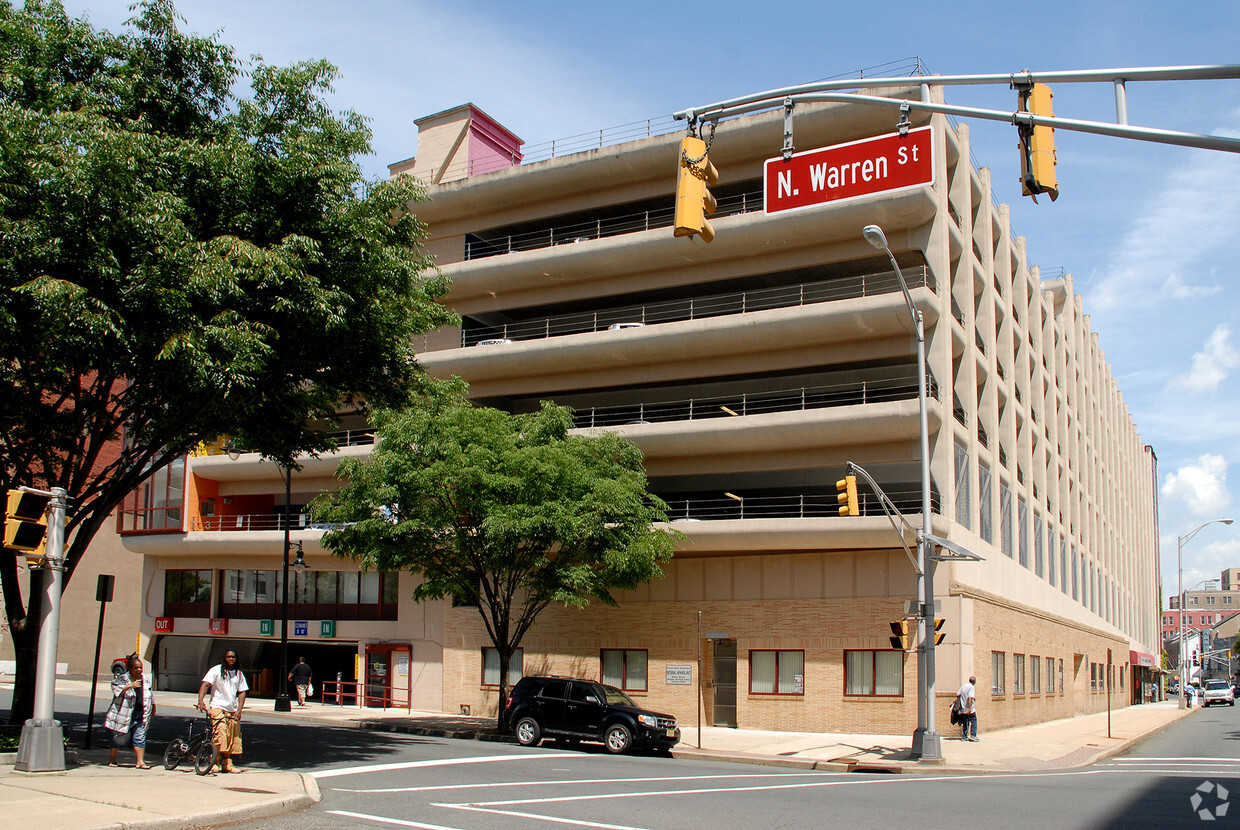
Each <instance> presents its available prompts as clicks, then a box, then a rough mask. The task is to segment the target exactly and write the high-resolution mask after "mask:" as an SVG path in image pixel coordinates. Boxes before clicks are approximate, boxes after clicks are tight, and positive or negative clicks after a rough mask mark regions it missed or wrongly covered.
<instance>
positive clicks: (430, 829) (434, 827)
mask: <svg viewBox="0 0 1240 830" xmlns="http://www.w3.org/2000/svg"><path fill="white" fill-rule="evenodd" d="M327 812H328V813H329V814H330V815H333V816H346V817H348V818H360V819H364V820H366V821H378V822H381V823H383V824H395V825H398V826H400V827H417V828H419V830H461V828H459V827H445V826H444V825H442V824H423V823H422V822H420V821H405V820H404V819H399V818H387V817H386V816H371V815H367V814H366V813H350V812H349V811H348V810H328V811H327Z"/></svg>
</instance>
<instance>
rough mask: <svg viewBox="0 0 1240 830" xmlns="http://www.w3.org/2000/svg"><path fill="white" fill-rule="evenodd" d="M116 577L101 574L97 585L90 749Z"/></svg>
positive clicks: (88, 714)
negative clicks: (105, 614) (105, 630)
mask: <svg viewBox="0 0 1240 830" xmlns="http://www.w3.org/2000/svg"><path fill="white" fill-rule="evenodd" d="M115 583H116V577H115V576H113V575H112V574H99V581H98V582H96V583H95V600H96V601H97V602H98V603H99V631H98V632H97V633H96V634H95V663H94V671H93V672H92V673H91V676H90V705H89V706H87V707H86V741H85V745H86V748H87V749H90V736H91V733H92V732H94V731H95V688H96V687H97V686H98V685H99V654H100V652H102V651H103V612H104V609H105V608H107V607H108V603H109V602H111V601H112V586H113V585H114V584H115Z"/></svg>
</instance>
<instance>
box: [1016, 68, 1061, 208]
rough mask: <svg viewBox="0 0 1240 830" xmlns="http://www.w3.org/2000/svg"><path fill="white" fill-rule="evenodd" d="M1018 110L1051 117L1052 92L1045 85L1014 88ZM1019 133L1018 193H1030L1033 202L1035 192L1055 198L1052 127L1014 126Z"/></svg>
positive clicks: (1056, 185)
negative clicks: (1017, 99) (1019, 183)
mask: <svg viewBox="0 0 1240 830" xmlns="http://www.w3.org/2000/svg"><path fill="white" fill-rule="evenodd" d="M1017 95H1018V98H1019V101H1020V110H1021V112H1027V113H1029V114H1030V115H1037V116H1041V117H1043V118H1051V117H1053V116H1054V115H1055V113H1054V111H1053V109H1052V107H1051V99H1052V98H1054V97H1055V96H1054V94H1053V93H1052V92H1051V88H1050V87H1049V86H1047V85H1046V84H1033V85H1032V86H1031V87H1029V88H1028V89H1018V90H1017ZM1018 132H1019V134H1020V182H1021V193H1022V194H1023V195H1025V196H1032V197H1033V200H1034V201H1035V202H1036V201H1037V200H1038V194H1039V193H1046V194H1049V195H1050V197H1051V201H1052V202H1053V201H1055V200H1056V199H1058V198H1059V180H1058V178H1056V175H1055V128H1054V127H1040V126H1039V127H1026V126H1020V127H1019V128H1018Z"/></svg>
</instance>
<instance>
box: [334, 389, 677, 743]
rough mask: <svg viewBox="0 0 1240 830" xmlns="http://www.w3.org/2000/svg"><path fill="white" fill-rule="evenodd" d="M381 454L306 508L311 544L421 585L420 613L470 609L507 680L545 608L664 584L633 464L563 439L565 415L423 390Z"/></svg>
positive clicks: (631, 455) (394, 424)
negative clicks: (443, 607) (428, 607)
mask: <svg viewBox="0 0 1240 830" xmlns="http://www.w3.org/2000/svg"><path fill="white" fill-rule="evenodd" d="M375 426H376V427H377V429H378V432H379V435H380V438H381V441H380V442H379V444H378V445H377V446H376V448H375V451H374V453H373V454H372V455H371V456H370V457H369V458H367V459H353V460H347V461H345V462H344V463H342V464H341V466H340V469H339V472H338V475H339V476H340V477H341V478H343V479H346V480H347V481H348V484H346V485H345V486H344V488H343V489H341V490H340V491H338V492H336V493H332V494H326V495H324V496H321V497H320V498H319V499H318V500H317V501H316V502H315V503H314V505H313V506H312V510H313V512H314V514H315V516H316V518H317V519H319V520H325V521H328V522H333V523H340V524H341V525H342V526H341V527H339V528H338V529H335V530H331V531H329V532H327V533H326V534H325V535H324V537H323V544H324V545H325V546H326V547H327V548H328V549H330V550H331V551H332V552H334V553H336V554H337V555H339V556H344V557H349V558H352V559H355V560H357V561H358V562H360V563H361V564H362V566H363V567H365V568H374V569H377V570H380V571H386V572H394V571H400V570H409V571H411V572H412V573H414V574H416V575H418V576H420V577H421V580H422V581H421V582H420V584H419V585H418V586H417V587H416V588H415V589H414V592H413V597H414V599H416V600H419V601H425V600H440V599H444V598H445V597H448V596H454V597H457V598H459V599H463V600H466V601H468V602H469V603H470V604H476V606H477V608H478V613H479V614H480V615H481V617H482V620H483V624H484V625H485V626H486V631H487V634H488V636H489V637H490V638H491V642H492V644H493V645H494V646H495V650H496V652H497V655H498V657H499V667H500V671H499V694H500V697H499V713H498V717H497V724H498V726H499V728H500V729H501V730H502V729H503V728H504V727H505V722H504V701H505V699H506V698H507V693H508V671H507V667H508V665H509V661H510V660H511V658H512V655H513V654H514V652H515V651H516V649H517V647H518V646H519V645H520V644H521V641H522V638H523V637H524V636H525V635H526V634H527V633H528V632H529V630H530V628H531V626H533V624H534V621H535V619H537V617H538V615H539V614H540V613H541V612H542V611H543V610H544V609H545V608H546V607H547V606H549V605H551V604H552V603H560V604H563V605H565V606H570V607H577V608H581V607H585V606H586V605H588V604H589V603H590V602H592V601H598V602H602V603H605V604H608V605H615V604H616V603H615V599H614V598H613V597H612V591H614V590H617V589H631V588H635V587H637V586H638V585H640V584H641V583H643V582H645V581H647V580H650V579H653V578H657V577H660V576H662V575H663V571H662V569H661V568H660V563H663V562H666V561H667V560H669V559H670V558H671V556H672V553H673V550H674V548H675V545H676V538H675V535H674V533H673V532H671V531H669V530H666V529H660V528H656V527H655V526H654V524H655V523H656V522H666V521H667V513H666V509H667V508H666V505H665V504H664V503H663V502H662V501H661V500H659V499H658V498H656V497H654V496H653V495H651V494H650V493H649V492H648V491H647V482H646V474H645V471H644V470H643V467H642V456H641V451H640V450H638V448H637V447H636V446H635V445H634V444H633V443H631V442H629V441H626V440H624V439H623V438H621V437H619V436H618V435H615V434H612V433H606V434H602V435H597V436H584V435H570V434H569V429H570V428H571V427H572V412H571V410H569V409H567V408H565V407H562V406H556V405H553V404H550V403H544V404H543V405H542V409H541V410H540V411H539V412H537V413H533V414H525V415H509V414H508V413H505V412H502V411H500V410H497V409H488V408H479V407H475V406H473V405H471V404H470V403H469V401H468V400H467V399H466V397H465V384H464V383H463V382H462V381H460V380H459V379H453V380H451V381H440V382H437V383H433V384H428V385H427V387H426V389H425V392H424V394H423V395H422V397H421V399H420V400H419V401H417V402H416V403H415V406H414V407H413V408H412V409H408V410H405V411H393V410H381V411H379V412H377V413H376V418H375Z"/></svg>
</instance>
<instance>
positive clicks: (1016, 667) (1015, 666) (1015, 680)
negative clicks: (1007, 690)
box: [1012, 654, 1025, 695]
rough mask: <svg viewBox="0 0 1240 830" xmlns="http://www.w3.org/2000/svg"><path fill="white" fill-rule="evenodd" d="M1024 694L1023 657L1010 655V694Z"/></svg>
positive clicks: (1021, 655)
mask: <svg viewBox="0 0 1240 830" xmlns="http://www.w3.org/2000/svg"><path fill="white" fill-rule="evenodd" d="M1024 693H1025V655H1023V654H1013V655H1012V694H1014V695H1023V694H1024Z"/></svg>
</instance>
